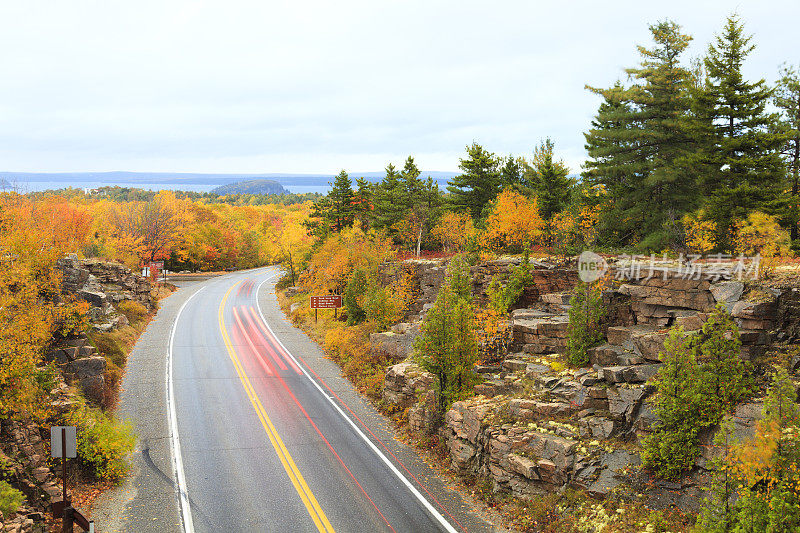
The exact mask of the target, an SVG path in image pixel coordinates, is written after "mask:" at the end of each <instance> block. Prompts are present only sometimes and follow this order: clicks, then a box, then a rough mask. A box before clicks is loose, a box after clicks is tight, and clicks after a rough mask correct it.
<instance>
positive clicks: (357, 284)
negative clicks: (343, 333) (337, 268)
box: [342, 268, 368, 326]
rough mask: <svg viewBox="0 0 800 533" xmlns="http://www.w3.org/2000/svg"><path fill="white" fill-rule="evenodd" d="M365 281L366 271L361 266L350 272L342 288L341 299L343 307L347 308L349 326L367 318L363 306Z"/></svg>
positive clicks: (365, 288) (366, 281)
mask: <svg viewBox="0 0 800 533" xmlns="http://www.w3.org/2000/svg"><path fill="white" fill-rule="evenodd" d="M367 283H368V280H367V273H366V272H365V271H364V269H363V268H357V269H355V270H354V271H353V273H352V274H350V279H349V280H348V281H347V286H346V287H345V288H344V296H343V297H342V300H343V303H344V308H345V309H346V310H347V324H348V325H350V326H353V325H355V324H360V323H361V322H363V321H364V319H365V318H367V313H366V312H365V311H364V308H363V305H364V294H365V293H366V291H367Z"/></svg>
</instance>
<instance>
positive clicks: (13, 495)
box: [0, 481, 25, 517]
mask: <svg viewBox="0 0 800 533" xmlns="http://www.w3.org/2000/svg"><path fill="white" fill-rule="evenodd" d="M24 501H25V495H24V494H22V493H21V492H20V491H18V490H17V489H15V488H13V487H12V486H11V485H9V484H8V483H6V482H5V481H0V514H2V515H3V516H4V517H8V515H10V514H11V513H14V512H16V511H17V509H19V506H20V505H22V502H24Z"/></svg>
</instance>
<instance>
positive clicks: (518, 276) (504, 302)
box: [486, 248, 533, 315]
mask: <svg viewBox="0 0 800 533" xmlns="http://www.w3.org/2000/svg"><path fill="white" fill-rule="evenodd" d="M531 283H533V276H531V265H530V256H529V252H528V249H527V248H525V250H524V252H523V254H522V262H521V263H520V265H519V266H518V267H516V268H513V269H512V270H511V275H510V276H509V277H508V282H507V283H506V284H505V286H503V285H502V284H501V283H500V282H499V281H498V280H497V279H493V280H492V283H491V284H489V288H488V290H487V291H486V294H487V296H489V307H491V308H492V309H494V310H495V311H497V312H498V313H499V314H501V315H505V314H506V313H508V310H509V309H510V308H511V306H512V305H514V304H515V303H517V302H518V301H519V298H520V296H522V293H523V291H524V290H525V287H527V286H528V285H530V284H531Z"/></svg>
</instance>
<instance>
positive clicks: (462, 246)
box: [431, 212, 478, 253]
mask: <svg viewBox="0 0 800 533" xmlns="http://www.w3.org/2000/svg"><path fill="white" fill-rule="evenodd" d="M477 234H478V232H477V231H476V230H475V224H474V223H473V222H472V217H471V216H469V213H466V212H464V213H452V212H448V213H445V214H444V215H442V216H441V218H440V219H439V222H438V223H437V224H436V226H434V227H433V229H432V230H431V235H433V237H434V238H435V239H436V240H437V241H439V244H441V245H442V248H443V249H444V250H445V251H446V252H456V253H459V252H463V251H465V250H466V249H467V246H468V245H469V243H470V241H472V240H474V239H475V238H476V237H477Z"/></svg>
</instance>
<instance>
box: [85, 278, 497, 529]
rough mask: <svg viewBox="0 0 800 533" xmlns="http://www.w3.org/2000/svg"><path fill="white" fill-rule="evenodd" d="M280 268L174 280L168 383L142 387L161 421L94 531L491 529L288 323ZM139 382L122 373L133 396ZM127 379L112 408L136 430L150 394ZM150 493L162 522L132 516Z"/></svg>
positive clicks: (143, 508) (143, 509)
mask: <svg viewBox="0 0 800 533" xmlns="http://www.w3.org/2000/svg"><path fill="white" fill-rule="evenodd" d="M277 275H278V272H277V270H276V269H275V268H263V269H256V270H252V271H245V272H241V273H235V274H230V275H227V276H223V277H220V278H213V279H211V280H209V281H206V282H203V283H202V284H200V285H198V284H195V286H194V287H192V289H193V290H191V289H189V288H185V289H182V291H188V290H191V294H190V295H189V296H184V298H183V301H182V303H181V304H180V305H179V306H174V307H177V308H176V309H173V310H172V314H173V315H174V318H173V319H172V324H171V328H170V329H169V333H168V346H167V356H166V361H165V363H164V364H165V368H164V372H165V374H163V375H165V376H166V379H165V382H166V387H164V388H162V389H161V390H160V391H159V390H158V389H157V388H156V387H155V386H154V385H155V383H153V384H152V385H153V387H152V390H151V391H150V394H153V395H156V396H157V395H159V394H161V393H162V392H163V394H164V403H165V405H164V407H165V409H164V410H165V411H166V412H167V413H168V416H167V420H166V423H165V424H162V426H163V427H162V428H161V430H160V431H161V435H155V434H153V435H150V436H148V435H147V433H148V431H147V430H145V432H144V433H145V435H144V439H143V444H142V445H140V449H139V451H138V453H139V454H141V456H140V457H137V461H136V462H137V463H138V465H139V467H138V472H137V474H136V475H135V480H134V481H133V482H132V483H131V484H130V486H129V487H128V489H127V490H120V491H118V492H117V494H116V495H115V496H114V497H112V498H111V500H112V503H111V504H109V503H106V504H105V508H106V511H105V512H106V513H107V514H109V515H113V514H114V513H115V509H116V513H122V514H123V518H122V519H119V518H114V519H113V520H111V524H113V527H112V526H111V525H109V527H108V528H106V529H104V528H102V526H101V527H100V528H99V530H101V531H144V530H152V531H179V532H182V533H191V532H212V531H214V532H216V531H226V532H236V531H241V532H260V531H276V532H294V531H298V532H302V531H311V532H313V531H319V532H333V531H345V532H372V531H376V532H377V531H394V532H401V531H420V532H428V531H450V532H454V531H467V530H469V531H488V530H490V528H489V526H488V524H486V523H485V522H483V521H482V520H480V519H479V518H477V517H476V516H474V515H472V514H471V513H469V510H468V508H467V507H466V506H465V505H464V504H463V502H461V501H460V498H459V497H458V495H457V494H456V493H453V492H452V491H448V490H447V489H446V488H445V486H444V481H443V480H441V479H438V478H436V476H435V475H433V474H432V472H431V471H430V470H429V469H428V468H427V467H426V465H424V463H422V462H421V461H420V460H419V458H418V457H416V456H415V455H414V454H413V453H410V451H409V450H408V449H407V448H404V447H402V446H401V445H399V443H397V442H394V441H392V440H391V434H390V433H389V432H388V430H387V429H386V428H385V427H383V426H385V423H384V424H381V422H382V418H381V417H380V415H378V414H377V413H375V412H374V410H373V409H371V406H368V405H367V404H365V403H364V402H362V401H361V399H360V398H359V397H358V396H357V394H356V393H355V392H354V391H353V390H352V387H350V386H349V383H347V382H346V381H344V380H343V379H342V378H341V376H340V375H338V372H336V373H334V372H333V371H332V368H331V364H330V362H328V361H324V358H323V357H322V354H321V352H320V351H319V349H318V348H316V346H315V345H313V343H311V341H310V340H309V339H308V338H307V337H306V336H305V335H304V334H302V332H299V331H298V330H296V329H295V328H293V327H291V325H290V324H289V323H288V321H286V319H285V318H284V317H283V316H282V314H281V313H280V310H279V308H278V306H277V301H276V299H275V295H274V282H275V280H276V278H277ZM180 292H181V291H179V293H178V294H180ZM174 297H175V296H174V295H173V296H171V297H170V299H172V298H174ZM162 330H163V327H162ZM160 337H162V341H163V337H164V332H163V331H162V332H161V333H160ZM137 348H138V347H137ZM162 353H163V352H162ZM133 355H134V357H133V361H134V362H136V361H137V359H136V357H135V356H136V352H134V354H133ZM146 358H147V357H146V356H145V359H146ZM140 359H141V358H140ZM306 359H308V360H306ZM139 364H140V365H141V364H142V362H141V361H139ZM131 372H136V369H135V366H134V367H133V368H129V373H131ZM128 377H129V376H126V381H127V380H128ZM147 383H149V382H148V381H142V382H140V383H139V384H138V385H139V386H137V383H136V382H135V378H134V379H133V381H132V383H131V384H132V386H133V387H135V388H136V393H137V394H138V395H142V394H148V387H147V386H146V384H147ZM126 388H127V385H126ZM164 389H166V390H165V391H164ZM130 392H131V391H130V390H126V393H125V395H124V396H123V401H122V403H123V405H121V411H122V414H123V416H124V415H126V414H127V415H128V417H129V418H131V419H132V420H133V422H134V423H135V424H136V425H137V429H138V430H139V431H140V432H141V428H140V426H141V425H142V423H143V422H142V420H141V419H142V418H143V413H142V410H143V409H144V410H145V411H147V409H148V407H146V405H147V403H146V402H145V403H142V401H141V398H139V399H137V400H135V401H131V399H130V394H129V393H130ZM126 395H127V396H126ZM126 401H127V402H128V406H127V408H126V406H125V403H126ZM143 406H145V407H143ZM126 409H127V411H128V412H127V413H126V412H125V411H126ZM167 452H168V453H167ZM154 454H155V455H156V456H157V458H156V459H153V455H154ZM158 457H160V458H161V460H160V461H159V460H158ZM165 463H166V464H165ZM150 471H155V472H156V474H157V475H155V476H154V475H152V474H153V472H150ZM169 488H171V489H172V494H173V498H172V499H171V501H170V498H168V493H169ZM148 493H151V494H150V495H149V496H148ZM154 494H159V495H160V497H154ZM115 498H116V503H115V504H114V499H115ZM154 505H156V506H157V505H160V506H163V507H165V508H166V509H164V510H163V513H162V514H161V515H160V516H162V517H163V518H164V521H163V523H159V520H158V518H153V519H152V520H150V519H148V518H147V517H146V516H143V515H147V514H153V510H152V509H151V507H153V506H154ZM101 507H103V506H101ZM173 514H174V515H175V516H170V515H173ZM156 516H159V515H158V514H157V515H156ZM161 526H163V527H161Z"/></svg>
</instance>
